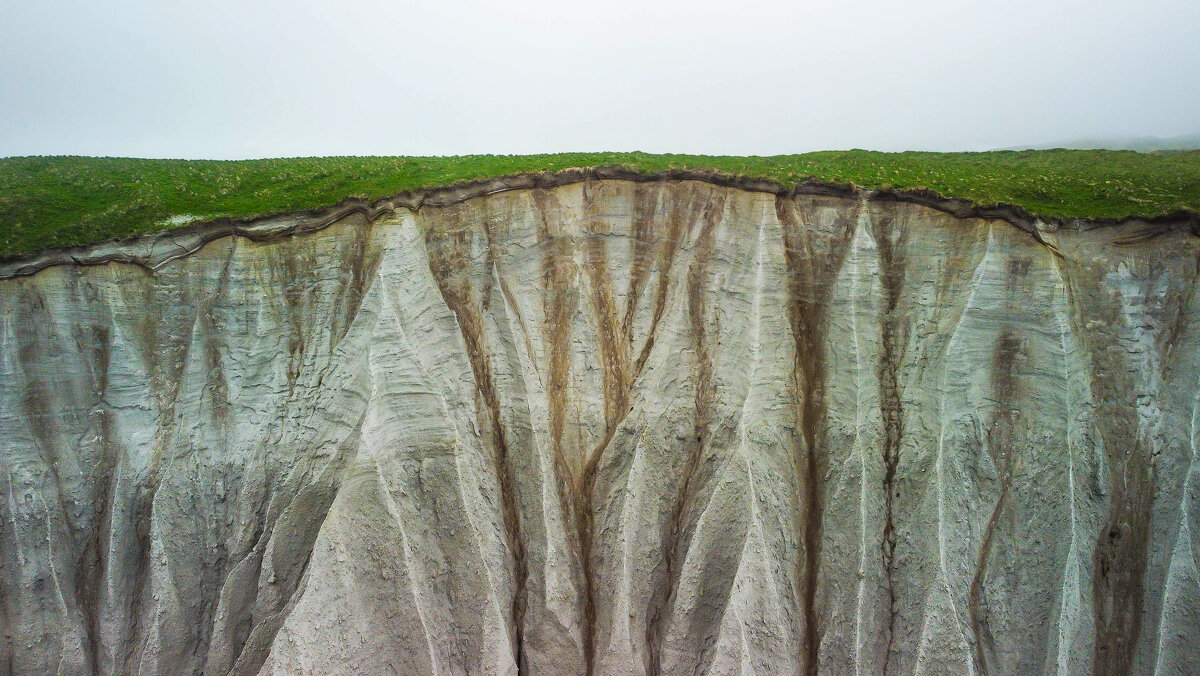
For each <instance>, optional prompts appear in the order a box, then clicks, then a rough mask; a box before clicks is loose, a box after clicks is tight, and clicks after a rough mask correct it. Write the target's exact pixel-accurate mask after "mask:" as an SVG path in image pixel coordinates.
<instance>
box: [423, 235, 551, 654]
mask: <svg viewBox="0 0 1200 676" xmlns="http://www.w3.org/2000/svg"><path fill="white" fill-rule="evenodd" d="M448 220H449V219H448ZM456 225H457V224H453V223H452V224H451V225H450V226H449V228H448V231H447V232H444V233H439V237H438V239H437V241H435V240H434V237H433V233H432V232H429V231H427V232H426V233H425V237H426V247H428V250H429V267H430V271H431V272H432V273H433V277H434V280H435V281H436V282H437V285H438V288H439V290H440V291H441V294H442V298H443V299H444V300H445V301H446V305H447V306H448V307H449V308H450V309H451V311H453V312H454V315H455V317H456V318H457V319H458V327H459V331H460V333H461V334H462V337H463V341H464V342H465V343H466V348H467V355H468V357H469V358H470V361H471V370H472V373H473V374H474V376H475V398H476V410H477V412H478V415H479V425H480V427H482V428H484V429H485V430H488V431H489V432H490V434H489V435H488V439H489V441H490V445H491V451H492V460H493V463H494V466H495V472H496V478H497V481H498V483H499V487H500V502H501V515H502V518H503V523H504V535H505V540H506V542H507V544H508V549H509V553H510V554H511V556H512V559H513V586H514V589H513V599H512V606H511V609H510V611H511V613H512V626H511V627H509V636H510V637H511V640H512V646H513V659H514V661H515V662H516V663H517V668H518V669H523V668H524V665H523V661H524V660H523V650H524V646H523V640H524V626H523V625H524V616H525V581H526V579H527V576H528V571H527V569H526V562H525V544H524V540H523V539H522V536H521V515H520V510H519V506H518V501H517V493H516V478H515V477H514V476H513V468H512V463H511V462H510V460H509V457H508V456H509V448H508V439H507V434H506V432H505V430H504V425H503V422H502V418H501V407H500V399H499V395H498V394H497V391H496V384H495V377H494V375H493V371H492V364H491V359H490V356H489V355H490V354H491V353H490V351H489V350H488V346H487V338H486V336H485V334H484V328H483V317H482V315H481V314H480V312H479V310H478V309H477V308H476V306H475V299H474V295H475V293H474V290H473V289H472V285H471V281H470V279H469V277H468V274H469V267H470V263H469V256H470V241H471V231H470V230H469V229H466V228H462V227H455V226H456Z"/></svg>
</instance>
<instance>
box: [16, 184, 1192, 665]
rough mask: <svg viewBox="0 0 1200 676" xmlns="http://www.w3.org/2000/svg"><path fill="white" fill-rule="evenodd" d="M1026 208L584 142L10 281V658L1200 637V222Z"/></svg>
mask: <svg viewBox="0 0 1200 676" xmlns="http://www.w3.org/2000/svg"><path fill="white" fill-rule="evenodd" d="M1035 235H1036V236H1034V235H1031V234H1030V233H1029V232H1025V231H1022V230H1021V229H1018V228H1016V227H1013V226H1012V225H1010V224H1009V223H1007V222H1004V221H1001V220H988V219H983V218H973V219H972V218H968V219H963V218H958V217H955V216H951V215H949V214H947V213H944V212H942V211H938V210H935V209H932V208H928V207H925V206H920V205H916V204H911V203H905V202H902V201H896V200H892V199H879V198H871V197H869V196H858V197H854V196H836V195H827V196H821V195H795V194H792V195H775V194H771V193H767V192H755V191H752V190H743V189H739V188H736V187H728V186H718V185H714V184H712V183H707V182H703V181H665V180H664V181H657V182H650V183H634V182H631V181H626V180H588V181H584V182H578V183H571V184H567V185H561V186H557V187H552V188H530V189H519V190H508V191H504V192H499V193H495V194H487V195H480V196H476V197H472V198H470V199H465V200H463V201H460V202H457V203H453V204H447V205H445V206H438V207H425V208H422V209H420V210H412V209H404V208H399V209H396V210H395V211H394V212H391V213H387V214H383V215H382V216H380V217H378V218H376V219H375V220H373V221H370V220H368V218H367V216H365V215H363V214H350V215H347V216H345V217H344V218H341V219H340V220H338V221H337V222H335V223H333V224H332V225H330V226H329V227H327V228H325V229H322V230H320V231H319V232H312V233H308V234H300V235H296V236H291V237H282V238H276V239H274V240H273V241H269V242H256V241H252V240H251V239H247V238H244V237H224V238H219V239H215V240H213V241H211V242H209V243H207V244H206V245H204V246H202V247H200V248H199V249H198V250H197V251H195V252H194V253H191V254H190V255H186V256H180V257H177V258H173V259H171V258H170V257H167V258H164V259H163V260H161V261H159V263H158V264H156V265H155V266H154V267H153V268H151V267H148V266H145V265H135V264H129V263H119V262H114V263H110V264H107V265H95V266H76V265H57V266H51V267H47V268H45V269H43V270H41V271H40V272H37V273H36V274H32V275H27V276H17V277H12V278H10V279H7V280H4V281H0V384H2V385H3V387H0V468H2V469H3V477H2V480H3V494H2V496H0V625H2V626H3V628H4V633H3V638H2V641H3V642H2V643H0V673H4V674H26V673H88V672H93V673H144V674H151V673H153V674H182V673H201V672H203V673H209V674H225V673H233V674H254V673H359V674H376V673H379V674H387V673H394V674H416V673H430V674H433V673H437V674H460V673H475V674H477V673H506V674H512V673H516V672H517V671H518V666H519V667H520V671H521V672H522V673H530V674H584V673H591V674H660V673H661V674H693V673H719V674H729V673H739V674H750V673H757V674H783V673H811V672H812V671H813V670H818V671H820V672H821V673H881V672H883V673H888V674H941V673H972V674H989V673H990V674H1002V673H1063V674H1081V673H1097V674H1103V673H1178V672H1182V671H1186V670H1188V669H1190V668H1194V665H1195V664H1197V663H1198V662H1200V634H1198V633H1197V631H1196V629H1197V626H1198V625H1197V622H1200V571H1198V569H1197V554H1196V548H1197V546H1198V545H1200V540H1198V535H1200V534H1197V533H1196V532H1195V529H1196V528H1197V527H1200V523H1198V525H1197V526H1195V527H1194V526H1192V525H1191V521H1193V520H1200V457H1198V453H1200V429H1198V423H1200V297H1197V295H1196V293H1195V291H1196V288H1197V284H1198V283H1200V275H1198V274H1197V261H1198V256H1200V243H1198V239H1197V238H1195V237H1193V236H1192V235H1190V234H1187V233H1184V232H1179V231H1177V230H1176V229H1173V228H1170V227H1166V226H1149V225H1145V224H1143V225H1141V226H1139V225H1137V224H1127V225H1123V226H1112V227H1104V228H1095V229H1090V230H1089V229H1087V228H1086V227H1071V228H1063V229H1049V228H1043V229H1042V230H1041V231H1040V232H1035ZM1039 240H1040V241H1039Z"/></svg>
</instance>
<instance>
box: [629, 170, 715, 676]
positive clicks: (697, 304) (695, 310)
mask: <svg viewBox="0 0 1200 676" xmlns="http://www.w3.org/2000/svg"><path fill="white" fill-rule="evenodd" d="M707 200H708V203H707V204H706V205H705V207H704V209H703V212H702V215H701V217H700V218H701V226H700V233H699V235H698V236H697V237H696V245H695V252H694V254H693V255H694V257H693V259H692V261H691V265H689V266H688V273H687V302H688V325H689V327H690V329H691V338H692V347H693V349H695V353H696V365H695V370H694V371H693V374H692V376H693V382H692V384H693V388H694V390H693V398H694V400H693V401H694V404H693V405H694V408H695V419H694V421H693V434H694V435H695V442H694V443H688V444H686V445H685V447H688V449H689V450H688V455H687V458H686V460H685V462H684V466H683V474H682V477H683V478H682V480H681V481H680V483H679V485H678V487H677V489H676V493H675V502H674V507H673V509H672V511H671V514H670V520H669V522H668V527H667V531H666V533H665V534H664V535H665V537H664V541H663V559H664V561H663V565H664V567H665V568H666V574H665V578H664V586H663V587H662V588H660V589H659V590H656V592H655V594H654V596H653V598H652V600H651V606H650V612H649V613H648V614H647V618H648V619H647V622H646V640H647V645H648V647H649V653H648V657H649V660H650V664H649V668H648V670H647V671H648V673H649V674H651V675H652V676H657V675H659V674H662V673H663V670H662V669H663V667H662V651H663V643H664V642H665V640H666V634H665V632H666V627H664V626H663V623H664V622H665V621H666V620H667V618H668V617H669V616H670V613H671V610H672V607H673V606H674V603H675V595H676V593H677V591H678V584H679V576H680V573H681V570H680V566H681V565H682V564H683V560H684V558H685V557H686V555H687V552H688V549H689V548H690V547H691V536H692V534H693V532H694V528H695V524H692V523H688V511H689V510H688V508H689V506H690V505H691V504H692V498H693V497H694V496H693V494H694V492H695V490H696V485H697V484H699V483H701V482H703V480H704V477H701V476H699V474H700V465H701V460H702V459H703V457H704V453H705V451H706V450H707V448H708V441H709V435H710V429H709V427H710V424H711V422H712V421H711V417H712V405H713V399H714V397H715V395H716V390H715V383H714V380H713V366H712V345H711V344H710V341H709V338H708V334H707V330H708V329H707V323H706V320H708V319H709V317H708V315H707V313H706V305H705V300H706V299H705V296H706V295H707V292H708V276H709V272H708V269H707V268H708V262H709V259H710V258H711V257H712V253H713V246H714V243H713V231H714V230H715V229H716V226H717V223H718V221H719V219H720V216H721V214H722V213H723V212H724V210H725V198H724V195H719V194H718V195H714V194H712V193H711V192H710V193H709V194H708V195H707ZM687 213H695V212H694V211H692V210H691V209H688V210H687ZM678 221H679V219H675V222H673V223H672V225H671V229H672V231H674V232H676V233H678V236H682V233H679V229H680V226H679V225H678ZM672 239H675V238H672ZM676 246H678V244H676ZM664 278H665V274H664ZM663 286H665V285H663ZM663 286H660V288H663ZM660 293H661V294H662V296H665V293H666V292H665V290H664V291H661V292H660ZM660 297H661V296H660ZM662 302H664V301H663V300H660V306H661V304H662ZM660 314H661V311H656V315H660ZM656 319H657V318H656Z"/></svg>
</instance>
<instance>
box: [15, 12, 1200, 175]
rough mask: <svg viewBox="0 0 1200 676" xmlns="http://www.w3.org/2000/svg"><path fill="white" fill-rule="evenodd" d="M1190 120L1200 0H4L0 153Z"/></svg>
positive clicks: (215, 153) (846, 138)
mask: <svg viewBox="0 0 1200 676" xmlns="http://www.w3.org/2000/svg"><path fill="white" fill-rule="evenodd" d="M1197 131H1200V2H1198V1H1197V0H1123V1H1120V2H1118V1H1114V0H1090V1H1083V0H1078V1H1067V0H1006V1H993V0H983V1H978V2H967V1H958V2H955V1H949V0H942V1H935V0H905V1H898V0H890V1H886V2H880V1H877V0H861V1H860V2H855V3H851V2H832V1H831V2H812V1H806V0H792V1H790V2H774V1H768V0H740V1H733V0H723V1H721V2H712V1H709V0H670V1H665V2H655V1H654V0H588V1H585V2H575V1H572V0H557V1H550V0H523V1H521V0H518V1H509V2H482V1H470V0H442V1H440V2H438V1H433V2H422V3H417V2H406V1H397V2H384V1H381V0H343V1H341V2H317V1H315V0H292V1H290V2H282V1H279V2H272V1H263V0H205V1H204V2H197V1H195V0H157V1H139V0H133V1H130V0H101V1H96V0H90V1H86V2H85V1H80V0H0V156H4V155H25V154H84V155H120V156H140V157H210V158H243V157H268V156H294V155H335V154H339V155H364V154H372V155H392V154H406V155H413V154H420V155H430V154H438V155H441V154H462V153H486V152H490V153H533V152H554V151H568V150H645V151H651V152H686V153H712V154H779V153H792V152H803V151H808V150H818V149H840V148H852V147H858V148H872V149H878V150H903V149H928V150H979V149H987V148H993V147H1000V146H1010V145H1018V144H1034V143H1041V142H1047V141H1064V140H1070V139H1073V138H1077V137H1084V136H1108V135H1157V136H1171V135H1177V134H1185V133H1195V132H1197Z"/></svg>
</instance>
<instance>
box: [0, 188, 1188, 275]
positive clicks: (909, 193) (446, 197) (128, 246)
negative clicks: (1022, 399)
mask: <svg viewBox="0 0 1200 676" xmlns="http://www.w3.org/2000/svg"><path fill="white" fill-rule="evenodd" d="M597 179H609V180H626V181H636V182H639V183H650V182H654V181H705V182H707V183H712V184H714V185H718V186H723V187H728V188H736V189H739V190H746V191H750V192H764V193H770V194H773V195H777V196H789V195H827V196H831V197H844V198H848V199H867V198H870V199H875V200H890V201H896V202H906V203H910V204H917V205H920V206H924V207H928V208H930V209H934V210H937V211H941V212H944V213H947V214H950V215H952V216H955V217H957V218H986V219H994V220H1001V221H1006V222H1008V223H1010V224H1012V225H1013V226H1015V227H1017V228H1019V229H1021V230H1023V231H1025V232H1027V233H1029V234H1031V235H1032V236H1033V237H1034V238H1036V239H1037V240H1038V241H1041V236H1040V234H1039V231H1040V230H1053V229H1057V228H1060V227H1072V228H1079V229H1084V230H1087V229H1092V228H1096V227H1106V226H1115V225H1126V224H1139V225H1147V226H1157V227H1158V228H1162V229H1165V228H1167V227H1187V226H1190V229H1191V232H1192V233H1193V234H1195V235H1200V214H1195V213H1191V212H1187V211H1180V212H1176V213H1173V214H1168V215H1165V216H1156V217H1151V218H1137V217H1133V218H1127V219H1122V220H1112V219H1050V218H1039V217H1037V216H1034V215H1033V214H1031V213H1030V212H1029V211H1027V210H1026V209H1024V208H1023V207H1019V206H1016V205H1011V204H999V205H990V206H985V205H979V204H976V203H974V202H972V201H970V200H966V199H961V198H956V197H943V196H942V195H939V194H938V193H936V192H933V191H931V190H893V189H882V190H868V189H865V188H860V187H857V186H853V185H844V184H835V183H828V182H825V181H818V180H815V179H809V180H806V181H804V182H801V183H798V184H796V185H795V186H792V187H791V188H788V187H787V186H785V185H783V184H781V183H778V182H776V181H772V180H769V179H763V178H749V177H741V176H732V175H729V174H723V173H720V172H713V171H700V170H694V169H672V170H668V171H660V172H656V173H643V172H639V171H637V170H634V169H630V168H627V167H623V166H606V167H596V168H590V169H582V168H575V169H564V170H562V171H556V172H540V173H522V174H510V175H507V176H498V177H495V178H489V179H482V180H476V181H467V182H463V183H455V184H452V185H448V186H444V187H439V188H430V189H423V190H413V191H407V192H402V193H399V194H397V195H393V196H392V197H385V198H382V199H378V200H373V201H372V200H366V199H362V198H349V199H345V200H342V201H341V202H339V203H338V204H336V205H334V206H330V207H325V208H321V209H308V210H302V211H290V212H282V213H276V214H270V215H266V216H257V217H251V218H218V219H215V220H211V221H204V222H201V223H194V224H191V225H186V226H183V227H180V228H174V229H171V230H165V231H163V232H156V233H149V234H145V235H137V236H134V237H127V238H124V239H114V240H107V241H101V242H94V243H90V244H79V245H75V246H69V247H59V248H53V249H44V250H42V251H38V252H34V253H30V254H18V255H16V256H0V279H11V278H14V277H25V276H28V275H32V274H35V273H37V272H39V271H41V270H44V269H46V268H49V267H53V266H57V265H103V264H105V263H128V264H132V265H139V266H142V267H146V268H150V269H155V268H158V267H159V266H161V265H163V264H165V263H167V262H169V261H171V260H174V259H176V258H180V257H182V256H186V255H188V254H190V253H193V252H195V251H196V250H198V249H199V248H200V247H202V246H203V245H205V244H207V243H208V242H211V241H213V240H215V239H219V238H221V237H227V236H232V235H238V236H241V237H246V238H248V239H251V240H254V241H270V240H273V239H279V238H283V237H288V236H291V235H296V234H302V233H310V232H316V231H318V230H323V229H325V228H327V227H329V226H330V225H332V224H334V223H336V222H338V221H340V220H341V219H343V218H345V217H347V216H349V215H352V214H364V215H365V216H366V217H367V218H368V219H369V220H375V219H377V218H379V217H380V216H383V215H386V214H391V213H394V212H395V211H396V210H397V209H408V210H411V211H418V210H420V209H422V208H424V207H445V206H450V205H453V204H457V203H459V202H464V201H466V200H469V199H472V198H475V197H481V196H483V195H490V194H493V193H498V192H505V191H509V190H527V189H530V188H554V187H559V186H564V185H570V184H572V183H580V182H583V181H588V180H597Z"/></svg>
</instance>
